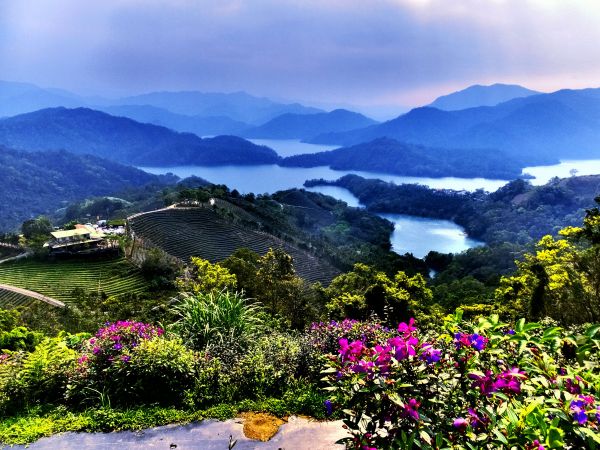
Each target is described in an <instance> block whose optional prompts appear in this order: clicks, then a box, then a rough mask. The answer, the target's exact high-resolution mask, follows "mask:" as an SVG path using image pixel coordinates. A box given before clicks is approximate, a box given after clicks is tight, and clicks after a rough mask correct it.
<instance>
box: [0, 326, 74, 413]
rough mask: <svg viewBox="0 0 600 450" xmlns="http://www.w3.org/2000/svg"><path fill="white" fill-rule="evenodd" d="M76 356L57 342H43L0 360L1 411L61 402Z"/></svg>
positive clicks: (50, 340)
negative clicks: (32, 349)
mask: <svg viewBox="0 0 600 450" xmlns="http://www.w3.org/2000/svg"><path fill="white" fill-rule="evenodd" d="M76 355H77V353H76V352H75V351H74V350H72V349H70V348H69V347H68V346H67V343H66V342H65V340H64V339H63V338H62V337H60V338H52V339H50V338H47V339H45V340H44V341H42V342H41V343H40V344H38V346H37V347H36V348H35V350H34V351H33V352H31V353H24V352H16V353H13V354H11V355H3V357H2V359H1V360H0V392H1V394H0V404H1V405H2V409H3V410H4V411H7V410H15V409H18V408H21V407H24V406H27V407H30V406H34V405H36V404H42V403H57V402H60V401H62V400H63V398H64V395H65V391H66V387H67V380H68V374H69V372H70V371H71V370H72V368H73V367H74V364H75V360H76Z"/></svg>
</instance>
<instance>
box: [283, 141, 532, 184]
mask: <svg viewBox="0 0 600 450" xmlns="http://www.w3.org/2000/svg"><path fill="white" fill-rule="evenodd" d="M280 164H281V165H282V166H290V167H318V166H330V167H331V168H332V169H335V170H363V171H367V172H380V173H391V174H396V175H405V176H415V177H444V176H454V177H464V178H472V177H487V178H498V179H505V180H512V179H515V178H518V177H519V176H520V174H521V166H520V164H519V163H518V162H516V161H514V160H511V159H510V158H508V157H507V156H506V155H505V154H503V153H502V152H498V151H493V150H492V151H490V150H480V149H478V150H472V149H446V148H426V147H423V146H422V145H412V144H406V143H402V142H399V141H397V140H395V139H389V138H378V139H375V140H374V141H371V142H367V143H364V144H358V145H354V146H352V147H347V148H338V149H335V150H330V151H326V152H320V153H314V154H305V155H296V156H290V157H287V158H284V159H283V160H282V161H281V163H280Z"/></svg>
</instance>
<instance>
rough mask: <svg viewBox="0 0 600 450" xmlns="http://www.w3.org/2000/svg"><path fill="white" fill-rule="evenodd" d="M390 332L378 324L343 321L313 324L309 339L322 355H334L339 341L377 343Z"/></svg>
mask: <svg viewBox="0 0 600 450" xmlns="http://www.w3.org/2000/svg"><path fill="white" fill-rule="evenodd" d="M389 333H390V330H388V329H387V328H386V327H384V326H382V325H381V324H378V323H366V322H359V321H358V320H354V319H344V320H342V321H340V322H337V321H335V320H332V321H330V322H319V323H313V324H312V325H311V327H310V333H309V338H310V341H311V344H312V346H313V347H315V348H317V349H318V350H319V351H321V352H322V353H335V352H336V351H337V348H338V345H339V340H340V339H347V340H348V341H356V340H360V341H362V342H364V343H366V344H370V343H374V342H377V341H379V340H380V339H381V338H382V337H383V336H384V335H386V334H389Z"/></svg>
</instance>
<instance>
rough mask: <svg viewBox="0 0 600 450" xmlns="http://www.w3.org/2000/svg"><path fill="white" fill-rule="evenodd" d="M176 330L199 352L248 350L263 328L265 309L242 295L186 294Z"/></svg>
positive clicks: (187, 343)
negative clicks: (262, 309) (262, 319)
mask: <svg viewBox="0 0 600 450" xmlns="http://www.w3.org/2000/svg"><path fill="white" fill-rule="evenodd" d="M174 310H175V312H176V314H177V317H178V319H177V321H176V322H175V323H174V324H173V325H172V327H171V328H172V330H173V331H174V332H175V333H176V334H178V335H179V336H180V337H181V338H182V339H183V341H184V342H185V344H186V345H187V346H188V347H190V348H193V349H195V350H214V349H216V348H218V347H227V346H230V347H235V348H236V349H237V348H238V347H239V348H244V347H245V346H246V345H247V344H248V342H249V341H250V339H251V338H252V336H254V335H255V334H256V333H258V332H259V331H260V330H261V329H262V321H261V319H260V317H259V313H260V312H261V308H260V306H259V305H258V304H256V303H251V302H250V300H249V299H247V298H245V297H243V296H242V294H240V293H238V292H229V291H227V290H223V291H220V292H218V291H211V292H208V293H196V294H187V293H186V294H182V296H181V301H180V302H179V303H178V304H177V305H176V306H175V307H174Z"/></svg>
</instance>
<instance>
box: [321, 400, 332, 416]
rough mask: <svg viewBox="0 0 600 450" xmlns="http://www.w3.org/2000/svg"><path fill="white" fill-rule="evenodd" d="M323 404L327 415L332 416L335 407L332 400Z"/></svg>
mask: <svg viewBox="0 0 600 450" xmlns="http://www.w3.org/2000/svg"><path fill="white" fill-rule="evenodd" d="M323 404H324V405H325V411H326V412H327V415H328V416H330V415H331V414H332V413H333V405H332V404H331V400H325V401H324V402H323Z"/></svg>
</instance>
